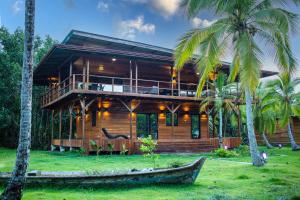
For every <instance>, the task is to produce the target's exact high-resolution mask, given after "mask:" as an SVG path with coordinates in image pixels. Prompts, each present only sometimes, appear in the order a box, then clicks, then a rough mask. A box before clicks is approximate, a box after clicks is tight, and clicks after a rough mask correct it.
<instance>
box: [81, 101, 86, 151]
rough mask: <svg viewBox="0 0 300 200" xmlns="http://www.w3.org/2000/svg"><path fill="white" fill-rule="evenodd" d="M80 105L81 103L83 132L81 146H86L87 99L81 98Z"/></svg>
mask: <svg viewBox="0 0 300 200" xmlns="http://www.w3.org/2000/svg"><path fill="white" fill-rule="evenodd" d="M80 105H81V132H82V133H81V134H82V141H81V146H82V147H83V148H85V146H84V144H85V143H84V140H85V99H84V98H82V99H80Z"/></svg>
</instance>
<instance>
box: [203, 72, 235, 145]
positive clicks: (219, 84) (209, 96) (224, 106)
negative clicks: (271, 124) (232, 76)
mask: <svg viewBox="0 0 300 200" xmlns="http://www.w3.org/2000/svg"><path fill="white" fill-rule="evenodd" d="M212 87H213V89H207V90H205V91H203V95H204V96H206V97H205V98H204V99H203V101H202V102H201V104H200V110H201V111H205V110H207V109H209V107H210V106H211V105H212V106H213V110H214V112H215V113H218V116H219V134H218V137H219V147H220V148H223V142H222V138H223V130H222V129H223V115H224V111H225V110H226V111H234V112H235V113H237V112H238V110H237V108H236V105H235V104H234V101H235V99H236V95H235V94H236V85H235V84H233V83H231V84H228V85H226V75H225V74H224V73H222V72H220V73H219V74H218V76H217V79H216V80H215V82H214V84H213V86H212Z"/></svg>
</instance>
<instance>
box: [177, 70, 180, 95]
mask: <svg viewBox="0 0 300 200" xmlns="http://www.w3.org/2000/svg"><path fill="white" fill-rule="evenodd" d="M177 73H178V75H177V76H178V96H180V70H178V72H177Z"/></svg>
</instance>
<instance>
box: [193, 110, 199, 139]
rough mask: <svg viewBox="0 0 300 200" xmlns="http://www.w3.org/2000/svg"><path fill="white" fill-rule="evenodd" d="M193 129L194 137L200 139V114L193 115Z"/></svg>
mask: <svg viewBox="0 0 300 200" xmlns="http://www.w3.org/2000/svg"><path fill="white" fill-rule="evenodd" d="M191 130H192V139H198V138H200V137H201V132H200V117H199V115H191Z"/></svg>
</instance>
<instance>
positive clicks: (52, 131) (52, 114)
mask: <svg viewBox="0 0 300 200" xmlns="http://www.w3.org/2000/svg"><path fill="white" fill-rule="evenodd" d="M53 136H54V110H52V112H51V145H52V142H53V139H54V138H53Z"/></svg>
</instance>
